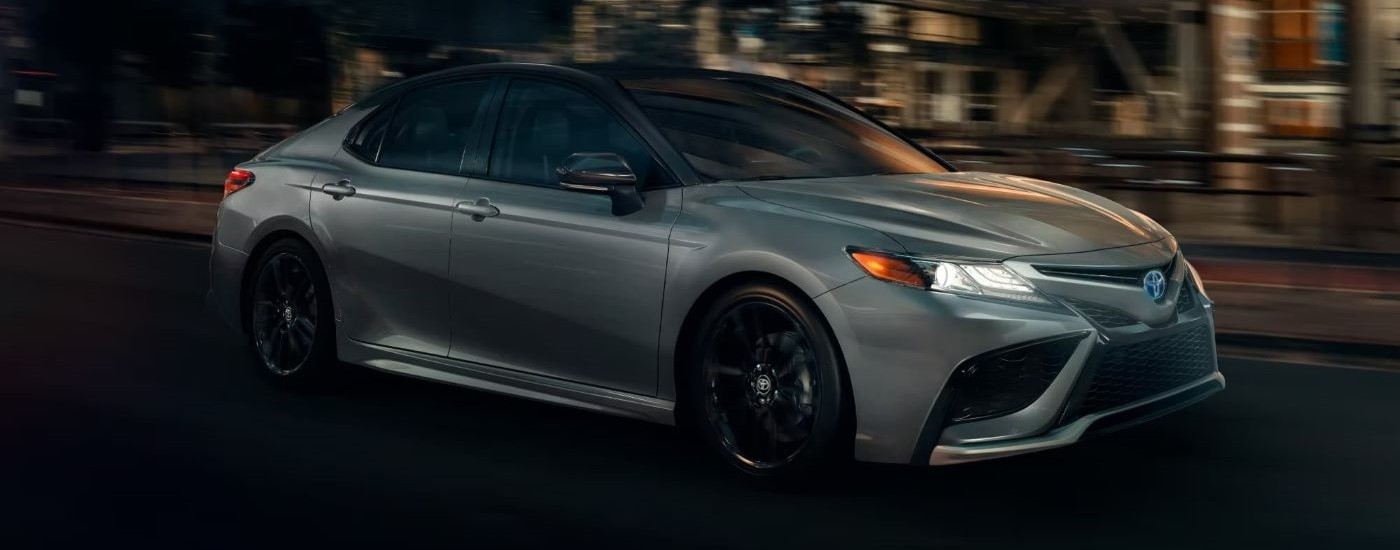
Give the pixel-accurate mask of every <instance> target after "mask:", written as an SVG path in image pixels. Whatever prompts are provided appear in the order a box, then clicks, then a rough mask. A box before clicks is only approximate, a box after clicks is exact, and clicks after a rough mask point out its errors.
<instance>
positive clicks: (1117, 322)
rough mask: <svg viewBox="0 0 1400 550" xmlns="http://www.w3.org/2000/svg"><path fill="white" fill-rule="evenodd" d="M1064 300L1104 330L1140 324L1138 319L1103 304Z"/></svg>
mask: <svg viewBox="0 0 1400 550" xmlns="http://www.w3.org/2000/svg"><path fill="white" fill-rule="evenodd" d="M1063 300H1064V301H1065V303H1067V304H1069V305H1070V307H1072V308H1074V309H1075V310H1076V311H1078V312H1079V313H1082V314H1083V315H1084V316H1085V317H1088V318H1090V319H1092V320H1093V321H1094V322H1095V323H1098V324H1099V325H1101V326H1103V327H1104V328H1118V327H1126V326H1128V325H1135V324H1137V322H1138V320H1137V319H1134V318H1133V317H1132V316H1131V315H1128V313H1127V312H1125V311H1123V310H1120V309H1115V308H1111V307H1108V306H1106V305H1103V304H1096V303H1094V302H1089V301H1085V300H1076V299H1074V298H1063Z"/></svg>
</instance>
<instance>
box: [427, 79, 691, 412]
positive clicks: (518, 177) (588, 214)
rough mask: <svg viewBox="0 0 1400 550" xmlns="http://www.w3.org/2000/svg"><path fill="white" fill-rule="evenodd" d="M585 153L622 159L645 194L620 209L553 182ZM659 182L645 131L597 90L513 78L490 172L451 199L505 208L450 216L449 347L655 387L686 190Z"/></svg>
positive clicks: (623, 384)
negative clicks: (636, 205) (672, 246)
mask: <svg viewBox="0 0 1400 550" xmlns="http://www.w3.org/2000/svg"><path fill="white" fill-rule="evenodd" d="M583 152H591V153H598V152H603V153H617V154H619V155H621V156H622V157H623V158H624V159H626V160H627V161H628V164H629V165H630V166H631V167H632V169H633V171H634V172H635V173H636V174H637V176H638V181H639V182H640V185H642V186H643V187H642V189H643V197H644V200H645V206H644V207H643V208H642V209H641V210H640V211H637V212H633V213H631V214H628V215H624V216H614V215H613V213H612V203H611V199H609V198H608V197H607V196H604V195H594V194H586V193H579V192H574V191H567V190H564V189H562V188H560V187H559V185H558V179H557V178H558V176H557V174H556V173H555V168H556V167H558V166H559V165H560V164H561V163H562V162H563V161H564V159H565V158H566V157H568V156H569V155H571V154H573V153H583ZM666 181H668V180H667V177H666V176H665V175H664V171H663V170H662V169H661V167H660V165H658V164H657V163H656V162H655V161H654V160H653V158H652V156H651V154H650V151H649V150H648V149H647V148H646V146H645V145H643V142H642V141H641V140H640V138H638V137H636V136H635V134H634V133H633V132H632V131H631V130H630V129H629V128H628V127H627V126H626V125H625V124H623V122H622V121H620V120H619V119H618V118H616V117H615V115H614V114H612V113H611V112H610V111H608V110H607V109H606V108H604V106H603V105H602V104H600V103H599V102H597V101H596V100H594V99H593V98H591V97H589V96H587V95H585V94H583V93H582V92H580V91H578V90H575V89H573V88H570V87H567V86H564V85H561V84H554V83H549V82H544V81H536V80H528V79H515V80H513V81H512V82H511V84H510V86H509V89H508V91H507V92H506V96H505V100H504V103H503V105H502V107H501V113H500V115H499V117H498V123H497V125H496V130H495V138H494V142H493V144H492V148H491V154H490V159H489V167H488V169H487V172H486V174H485V175H484V176H482V177H473V178H472V179H471V180H470V181H469V182H468V184H467V186H466V188H465V192H464V193H463V195H461V197H460V198H459V201H460V202H466V203H469V204H476V203H489V204H490V205H491V206H494V207H495V209H497V210H498V211H499V213H497V214H496V215H494V216H475V217H474V216H472V215H471V214H467V213H457V214H456V215H455V216H456V217H455V219H454V220H453V240H452V259H451V264H452V267H451V271H452V281H453V286H452V313H453V314H452V324H453V328H452V350H451V356H452V357H454V358H458V359H465V360H469V361H473V362H477V363H482V364H487V365H493V366H498V367H503V368H510V369H515V370H521V371H525V372H530V373H535V374H540V375H546V376H551V377H555V378H561V379H566V380H571V381H576V382H582V383H586V384H591V385H595V386H600V387H605V388H610V389H616V390H622V391H627V392H631V393H637V394H644V395H654V394H655V392H656V369H657V347H656V346H657V340H658V330H659V329H658V326H659V323H660V319H661V300H662V289H663V285H664V283H665V276H666V254H667V239H668V238H669V235H670V229H671V224H672V223H673V222H674V221H675V219H676V217H677V216H678V215H679V212H680V210H679V208H680V197H681V189H680V188H679V187H667V186H666V185H665V182H666ZM648 187H651V188H653V189H652V190H650V191H647V190H646V189H647V188H648ZM659 187H665V188H659Z"/></svg>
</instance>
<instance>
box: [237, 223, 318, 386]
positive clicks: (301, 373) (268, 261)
mask: <svg viewBox="0 0 1400 550" xmlns="http://www.w3.org/2000/svg"><path fill="white" fill-rule="evenodd" d="M329 287H330V285H329V283H328V282H327V279H326V273H325V270H324V268H322V267H321V263H320V262H319V261H318V260H317V258H316V253H315V252H314V251H313V250H312V249H311V247H310V246H308V245H306V243H303V242H301V241H297V240H291V239H288V240H283V241H279V242H276V243H273V244H272V245H271V246H269V247H268V248H267V250H266V251H265V252H263V254H262V255H261V256H260V257H259V260H258V267H257V270H256V271H254V272H253V277H252V280H251V281H249V287H248V289H247V292H246V295H247V296H248V299H247V302H246V308H247V309H246V310H245V311H246V313H247V317H246V318H247V319H248V338H249V344H250V345H251V347H252V351H253V354H254V356H255V357H256V358H257V361H258V364H259V365H260V367H261V371H262V372H263V374H265V375H267V376H268V377H269V378H270V379H272V380H273V381H274V382H277V383H280V384H286V385H304V384H308V383H310V382H312V381H314V380H316V379H319V378H322V377H324V376H325V375H326V374H327V372H328V371H330V370H331V369H332V368H333V366H332V364H333V363H334V362H335V350H334V347H335V334H334V323H335V320H334V318H333V316H332V315H333V314H332V311H333V310H332V309H331V301H330V288H329Z"/></svg>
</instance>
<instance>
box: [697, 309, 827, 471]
mask: <svg viewBox="0 0 1400 550" xmlns="http://www.w3.org/2000/svg"><path fill="white" fill-rule="evenodd" d="M688 366H689V368H688V373H689V375H690V378H689V380H688V383H687V392H688V401H687V407H686V409H687V410H688V411H689V412H688V414H689V415H690V419H689V420H690V424H691V425H692V426H694V427H695V428H697V429H698V431H699V432H700V436H701V438H702V439H703V440H704V441H705V443H706V444H707V446H708V447H710V448H711V449H713V450H714V451H716V452H718V453H719V454H720V455H721V456H722V457H723V458H724V459H725V460H726V461H727V462H728V463H729V464H731V465H732V466H734V467H735V468H737V469H738V470H739V471H740V472H743V473H745V474H748V475H749V476H752V477H757V478H766V479H773V480H787V479H794V478H800V477H803V476H805V475H806V474H809V473H811V472H813V471H815V470H818V469H820V468H821V467H823V466H827V465H830V464H832V463H833V462H835V461H836V460H838V459H842V458H847V457H849V452H850V442H851V439H852V437H853V434H852V433H851V430H850V429H849V424H850V423H849V422H847V420H848V418H847V416H848V415H849V412H848V411H847V409H848V407H847V406H846V403H847V401H848V399H849V396H848V395H847V393H848V390H847V389H846V388H847V385H846V382H845V380H846V377H845V376H844V371H843V367H842V365H841V360H840V355H839V353H838V351H837V349H836V346H835V344H834V342H833V339H832V337H831V336H830V333H829V331H828V330H827V329H826V325H825V323H823V322H822V320H821V317H820V316H819V313H818V312H817V311H816V308H815V307H814V306H812V305H811V304H810V302H808V301H807V300H805V299H803V298H801V297H798V296H795V295H793V294H792V293H790V292H788V291H787V290H785V289H783V288H781V287H778V286H774V285H768V284H748V285H744V286H740V287H738V288H735V289H732V290H730V291H728V292H726V293H725V294H724V295H723V296H721V297H720V298H719V299H718V300H716V301H715V302H714V304H713V305H712V306H711V308H710V310H709V311H708V312H707V314H706V315H705V317H704V318H703V319H702V321H701V322H700V323H699V324H698V328H697V330H696V331H695V335H694V340H693V341H692V345H691V347H690V353H689V364H688Z"/></svg>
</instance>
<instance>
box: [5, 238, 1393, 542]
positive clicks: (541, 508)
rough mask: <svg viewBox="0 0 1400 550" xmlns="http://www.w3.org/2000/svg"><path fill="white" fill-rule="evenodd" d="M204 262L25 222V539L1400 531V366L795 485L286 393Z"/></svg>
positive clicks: (576, 440)
mask: <svg viewBox="0 0 1400 550" xmlns="http://www.w3.org/2000/svg"><path fill="white" fill-rule="evenodd" d="M205 258H206V251H205V249H204V248H202V247H200V246H195V245H188V244H178V243H172V242H163V241H151V240H141V239H139V238H131V239H126V238H117V237H110V236H99V235H92V234H84V233H75V232H68V231H62V230H53V229H39V228H31V227H21V226H16V225H8V224H0V320H2V321H3V327H0V508H3V509H2V510H0V538H3V539H4V542H0V547H4V548H20V547H24V548H29V547H65V548H67V547H84V548H94V547H103V548H107V547H114V548H139V547H152V546H154V547H178V548H263V547H269V546H282V545H292V544H301V545H310V547H314V548H329V547H339V546H373V545H377V546H384V545H388V547H391V548H402V547H419V546H451V547H459V548H471V547H494V546H500V545H507V544H510V545H516V546H536V545H547V546H552V547H565V546H568V547H583V548H592V547H598V548H613V547H632V546H657V547H678V546H686V547H691V546H703V547H765V548H778V547H781V548H787V549H794V548H808V547H840V548H870V547H920V548H985V547H1012V546H1015V547H1025V546H1029V545H1050V546H1073V547H1078V548H1084V547H1102V548H1147V547H1162V548H1200V547H1212V548H1213V547H1251V548H1278V547H1308V548H1320V547H1326V548H1397V547H1400V373H1391V372H1380V371H1368V370H1357V369H1344V368H1323V367H1313V366H1298V365H1286V364H1271V363H1262V362H1256V361H1244V360H1225V361H1224V362H1223V363H1224V364H1223V365H1222V370H1224V372H1225V374H1226V376H1227V377H1229V380H1230V388H1229V389H1228V390H1227V391H1226V392H1224V393H1222V394H1219V395H1217V396H1215V397H1213V398H1212V399H1210V400H1208V401H1207V402H1205V403H1202V404H1200V405H1197V406H1195V407H1193V408H1191V409H1188V410H1185V411H1183V412H1180V413H1177V414H1175V415H1172V416H1169V417H1167V418H1164V419H1161V420H1159V421H1156V422H1154V423H1151V424H1148V425H1145V426H1141V427H1139V428H1136V429H1132V430H1128V431H1125V432H1120V433H1117V434H1114V435H1111V436H1108V437H1105V438H1101V439H1097V440H1093V441H1089V442H1085V443H1083V444H1081V445H1077V446H1074V447H1071V448H1068V449H1063V450H1057V451H1051V452H1048V453H1042V454H1038V455H1030V456H1024V457H1017V458H1011V459H1005V460H1001V461H993V462H986V463H980V464H972V465H966V466H958V467H951V468H940V469H925V468H911V467H890V466H868V465H864V466H857V467H855V468H853V469H852V470H851V471H850V472H849V473H848V474H846V475H845V476H844V477H843V478H842V479H839V480H835V481H834V482H833V483H832V484H831V486H830V487H825V488H822V489H821V490H818V491H812V492H810V493H803V494H782V493H774V492H767V491H763V490H759V489H755V488H752V487H748V486H745V485H743V484H742V483H740V482H738V481H737V480H735V479H733V478H731V477H729V475H728V474H727V473H726V472H724V471H722V470H720V469H719V468H717V467H715V466H713V465H712V463H711V462H710V461H709V460H707V459H706V458H705V457H702V456H700V455H699V454H698V453H697V452H695V449H694V448H693V447H691V446H690V445H689V444H688V443H687V442H686V441H685V440H684V438H682V437H681V435H680V434H679V432H676V431H674V430H672V429H670V428H666V427H661V426H652V425H647V424H642V423H639V422H633V421H629V420H622V419H616V418H611V417H606V416H600V415H593V414H588V413H583V412H578V411H573V410H568V409H562V408H556V407H551V406H546V405H540V404H534V403H529V402H524V401H518V400H512V399H509V398H503V397H497V396H492V395H488V394H483V393H477V392H473V391H468V390H460V389H455V388H450V387H446V386H441V385H436V384H432V383H427V382H419V381H414V380H408V379H401V378H397V377H393V376H390V375H384V374H378V373H373V372H369V371H364V370H360V369H355V370H354V371H353V373H352V374H351V375H350V376H347V377H346V380H345V381H344V382H342V383H341V384H340V385H339V387H337V388H334V389H332V390H328V391H323V392H319V393H316V394H296V393H291V392H287V391H281V390H277V389H274V388H272V387H270V386H268V385H266V384H264V383H263V382H262V381H261V380H260V379H259V378H258V377H257V376H256V374H255V372H254V370H253V368H252V367H251V365H250V364H249V362H248V359H247V356H246V355H245V352H244V351H243V348H242V347H241V345H240V344H239V343H238V341H237V340H236V339H235V337H234V336H233V335H232V333H230V332H229V331H227V330H225V329H223V328H222V326H221V325H220V324H219V323H218V321H216V320H215V319H214V318H213V316H212V315H210V314H208V313H207V312H206V311H205V309H204V305H203V293H204V289H205ZM16 542H18V544H16ZM137 543H142V545H138V544H137ZM595 543H597V544H605V546H594V544H595Z"/></svg>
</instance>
